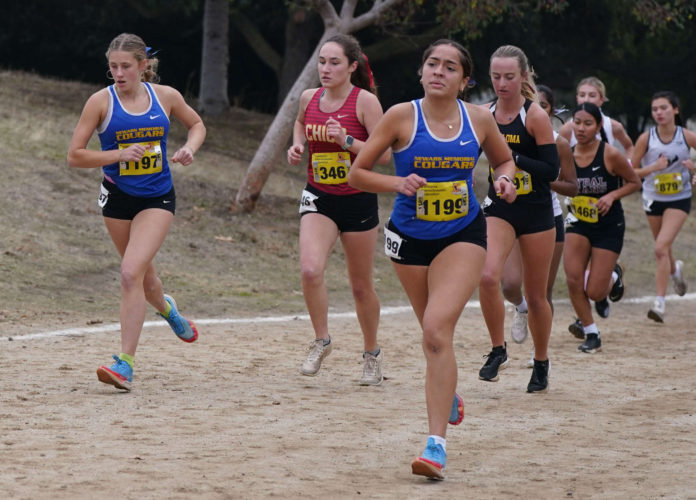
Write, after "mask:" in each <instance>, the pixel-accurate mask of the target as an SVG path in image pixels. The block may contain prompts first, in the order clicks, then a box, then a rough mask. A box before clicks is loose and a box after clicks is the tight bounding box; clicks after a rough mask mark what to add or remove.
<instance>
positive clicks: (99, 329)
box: [0, 293, 696, 341]
mask: <svg viewBox="0 0 696 500" xmlns="http://www.w3.org/2000/svg"><path fill="white" fill-rule="evenodd" d="M665 298H666V299H667V300H669V301H684V300H694V299H696V293H687V294H686V295H684V296H682V297H680V296H678V295H668V296H667V297H665ZM653 300H655V296H654V295H650V296H645V297H632V298H629V299H623V300H622V301H621V302H623V303H627V304H645V303H650V302H652V301H653ZM554 302H557V303H559V304H569V303H570V301H569V300H568V299H559V300H557V301H554ZM466 307H467V308H472V307H473V308H477V309H478V308H480V307H481V304H480V302H479V301H477V300H472V301H469V302H468V303H467V305H466ZM411 310H412V309H411V306H396V307H383V308H382V310H381V315H382V316H388V315H392V314H401V313H404V312H411ZM355 317H356V314H355V311H350V312H341V313H329V318H355ZM286 321H309V315H308V314H290V315H286V316H257V317H255V318H220V319H214V318H213V319H195V320H194V322H195V323H196V324H197V325H242V324H249V323H282V322H286ZM166 324H167V322H166V321H146V322H145V323H143V328H151V327H153V326H165V325H166ZM120 329H121V325H120V324H119V323H111V324H108V325H99V326H87V327H82V328H67V329H65V330H51V331H46V332H37V333H28V334H25V335H11V336H7V337H0V341H2V340H36V339H47V338H53V337H64V336H68V335H74V336H82V335H89V334H94V333H105V332H113V331H117V330H120Z"/></svg>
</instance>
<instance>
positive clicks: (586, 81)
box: [576, 76, 609, 101]
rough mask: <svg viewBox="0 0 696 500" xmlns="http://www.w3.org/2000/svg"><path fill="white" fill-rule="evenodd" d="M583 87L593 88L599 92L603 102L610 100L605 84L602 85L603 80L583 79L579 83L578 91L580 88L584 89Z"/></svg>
mask: <svg viewBox="0 0 696 500" xmlns="http://www.w3.org/2000/svg"><path fill="white" fill-rule="evenodd" d="M583 85H591V86H593V87H594V88H596V89H597V92H599V97H601V98H602V100H603V101H608V100H609V98H608V97H607V88H606V87H605V86H604V83H602V80H600V79H599V78H597V77H596V76H588V77H587V78H583V79H582V80H580V83H578V86H577V89H576V90H580V87H582V86H583Z"/></svg>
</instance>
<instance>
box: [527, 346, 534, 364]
mask: <svg viewBox="0 0 696 500" xmlns="http://www.w3.org/2000/svg"><path fill="white" fill-rule="evenodd" d="M527 368H534V348H533V347H532V355H531V356H530V357H529V361H527Z"/></svg>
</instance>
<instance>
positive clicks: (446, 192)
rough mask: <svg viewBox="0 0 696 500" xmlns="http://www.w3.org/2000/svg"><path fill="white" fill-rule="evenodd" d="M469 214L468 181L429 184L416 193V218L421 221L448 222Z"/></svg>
mask: <svg viewBox="0 0 696 500" xmlns="http://www.w3.org/2000/svg"><path fill="white" fill-rule="evenodd" d="M468 213H469V187H468V186H467V184H466V181H453V182H429V183H428V184H426V185H425V186H423V187H420V188H418V191H417V192H416V217H417V218H419V219H421V220H428V221H448V220H454V219H459V218H460V217H464V216H465V215H466V214H468Z"/></svg>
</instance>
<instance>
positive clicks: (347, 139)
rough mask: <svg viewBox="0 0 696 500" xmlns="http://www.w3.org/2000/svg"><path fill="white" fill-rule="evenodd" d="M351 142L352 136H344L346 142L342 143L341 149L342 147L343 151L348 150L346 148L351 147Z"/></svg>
mask: <svg viewBox="0 0 696 500" xmlns="http://www.w3.org/2000/svg"><path fill="white" fill-rule="evenodd" d="M353 141H355V139H354V138H353V136H352V135H347V136H346V142H344V143H343V146H341V147H342V148H343V149H348V148H350V147H351V146H352V145H353Z"/></svg>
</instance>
